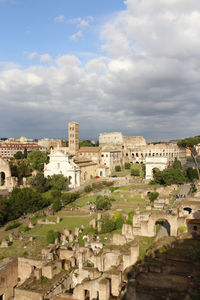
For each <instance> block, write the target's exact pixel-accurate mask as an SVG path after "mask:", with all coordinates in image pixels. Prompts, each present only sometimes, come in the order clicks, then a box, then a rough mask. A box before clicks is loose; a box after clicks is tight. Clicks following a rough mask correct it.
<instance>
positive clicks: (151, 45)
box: [0, 0, 200, 139]
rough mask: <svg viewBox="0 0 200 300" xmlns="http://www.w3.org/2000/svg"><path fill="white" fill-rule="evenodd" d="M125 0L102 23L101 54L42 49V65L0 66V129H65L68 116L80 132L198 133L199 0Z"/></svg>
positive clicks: (162, 135) (54, 131) (152, 135)
mask: <svg viewBox="0 0 200 300" xmlns="http://www.w3.org/2000/svg"><path fill="white" fill-rule="evenodd" d="M126 3H127V9H126V10H125V11H122V12H119V13H118V14H116V15H115V16H114V17H112V20H110V21H109V22H107V23H106V24H104V26H102V28H101V41H102V47H103V50H104V51H105V53H106V54H105V53H104V55H101V56H99V57H98V56H97V57H95V58H94V57H91V58H90V57H88V61H87V63H86V64H85V65H83V64H82V63H81V61H80V60H79V59H78V58H77V57H76V56H73V55H68V54H66V55H62V56H59V57H58V58H57V59H56V61H52V60H51V57H50V55H49V54H43V55H42V56H41V58H42V57H43V59H42V61H45V62H49V64H48V65H40V66H32V67H31V68H27V69H21V68H20V67H15V66H13V68H10V69H8V70H5V69H4V70H2V71H0V105H1V110H0V118H1V121H2V126H3V127H2V132H4V131H5V133H7V134H6V135H8V133H9V132H11V133H12V132H13V131H14V132H15V131H16V132H18V135H20V133H22V132H23V130H27V135H30V132H31V134H32V136H35V137H36V136H37V135H38V134H39V132H40V134H41V135H48V134H49V135H51V136H54V137H56V136H60V137H62V136H63V137H66V132H65V131H66V123H67V122H68V121H71V120H75V121H78V122H80V128H81V130H82V133H85V136H84V137H85V138H87V137H88V138H89V137H94V136H96V135H97V132H102V131H111V130H116V131H117V130H122V131H123V133H124V134H130V135H131V134H132V135H144V136H145V137H147V138H162V139H164V138H170V137H171V138H173V137H178V136H179V137H182V136H189V135H195V134H199V131H200V124H199V117H200V113H199V94H200V85H199V82H200V53H199V48H200V35H199V32H200V2H199V3H197V1H193V0H190V1H188V0H187V1H186V0H148V1H146V0H127V1H126ZM74 24H75V25H76V26H78V24H81V23H80V20H79V22H76V23H74ZM79 28H80V27H79ZM83 28H87V26H86V27H84V26H83V27H81V29H80V33H79V34H78V35H77V33H76V34H74V39H76V38H77V37H80V36H81V35H82V32H81V31H82V30H83ZM78 32H79V31H78ZM76 35H77V36H76ZM8 115H9V116H10V117H9V118H8ZM11 120H12V121H11ZM52 120H53V121H52ZM55 120H56V122H55ZM9 128H10V131H9ZM12 130H13V131H12ZM19 132H20V133H19ZM23 134H24V135H26V134H25V133H23ZM10 135H11V136H12V135H13V134H10Z"/></svg>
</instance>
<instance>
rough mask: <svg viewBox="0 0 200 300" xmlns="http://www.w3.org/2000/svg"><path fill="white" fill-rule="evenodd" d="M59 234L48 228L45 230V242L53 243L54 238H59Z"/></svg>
mask: <svg viewBox="0 0 200 300" xmlns="http://www.w3.org/2000/svg"><path fill="white" fill-rule="evenodd" d="M59 236H60V233H59V232H55V231H53V230H49V231H48V232H47V236H46V239H47V242H48V244H54V242H55V240H56V239H57V238H59Z"/></svg>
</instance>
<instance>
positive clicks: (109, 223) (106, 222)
mask: <svg viewBox="0 0 200 300" xmlns="http://www.w3.org/2000/svg"><path fill="white" fill-rule="evenodd" d="M113 230H115V222H114V220H113V219H111V218H110V217H109V216H108V215H104V216H103V218H102V225H101V233H108V232H112V231H113Z"/></svg>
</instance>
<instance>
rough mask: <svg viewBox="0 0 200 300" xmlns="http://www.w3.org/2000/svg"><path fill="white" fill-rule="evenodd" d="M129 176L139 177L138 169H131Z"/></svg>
mask: <svg viewBox="0 0 200 300" xmlns="http://www.w3.org/2000/svg"><path fill="white" fill-rule="evenodd" d="M131 176H140V170H139V169H138V168H132V169H131Z"/></svg>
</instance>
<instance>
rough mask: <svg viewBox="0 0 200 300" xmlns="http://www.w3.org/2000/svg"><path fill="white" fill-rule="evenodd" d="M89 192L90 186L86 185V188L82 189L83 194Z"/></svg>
mask: <svg viewBox="0 0 200 300" xmlns="http://www.w3.org/2000/svg"><path fill="white" fill-rule="evenodd" d="M91 191H92V187H91V185H86V186H85V187H84V192H85V193H90V192H91Z"/></svg>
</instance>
